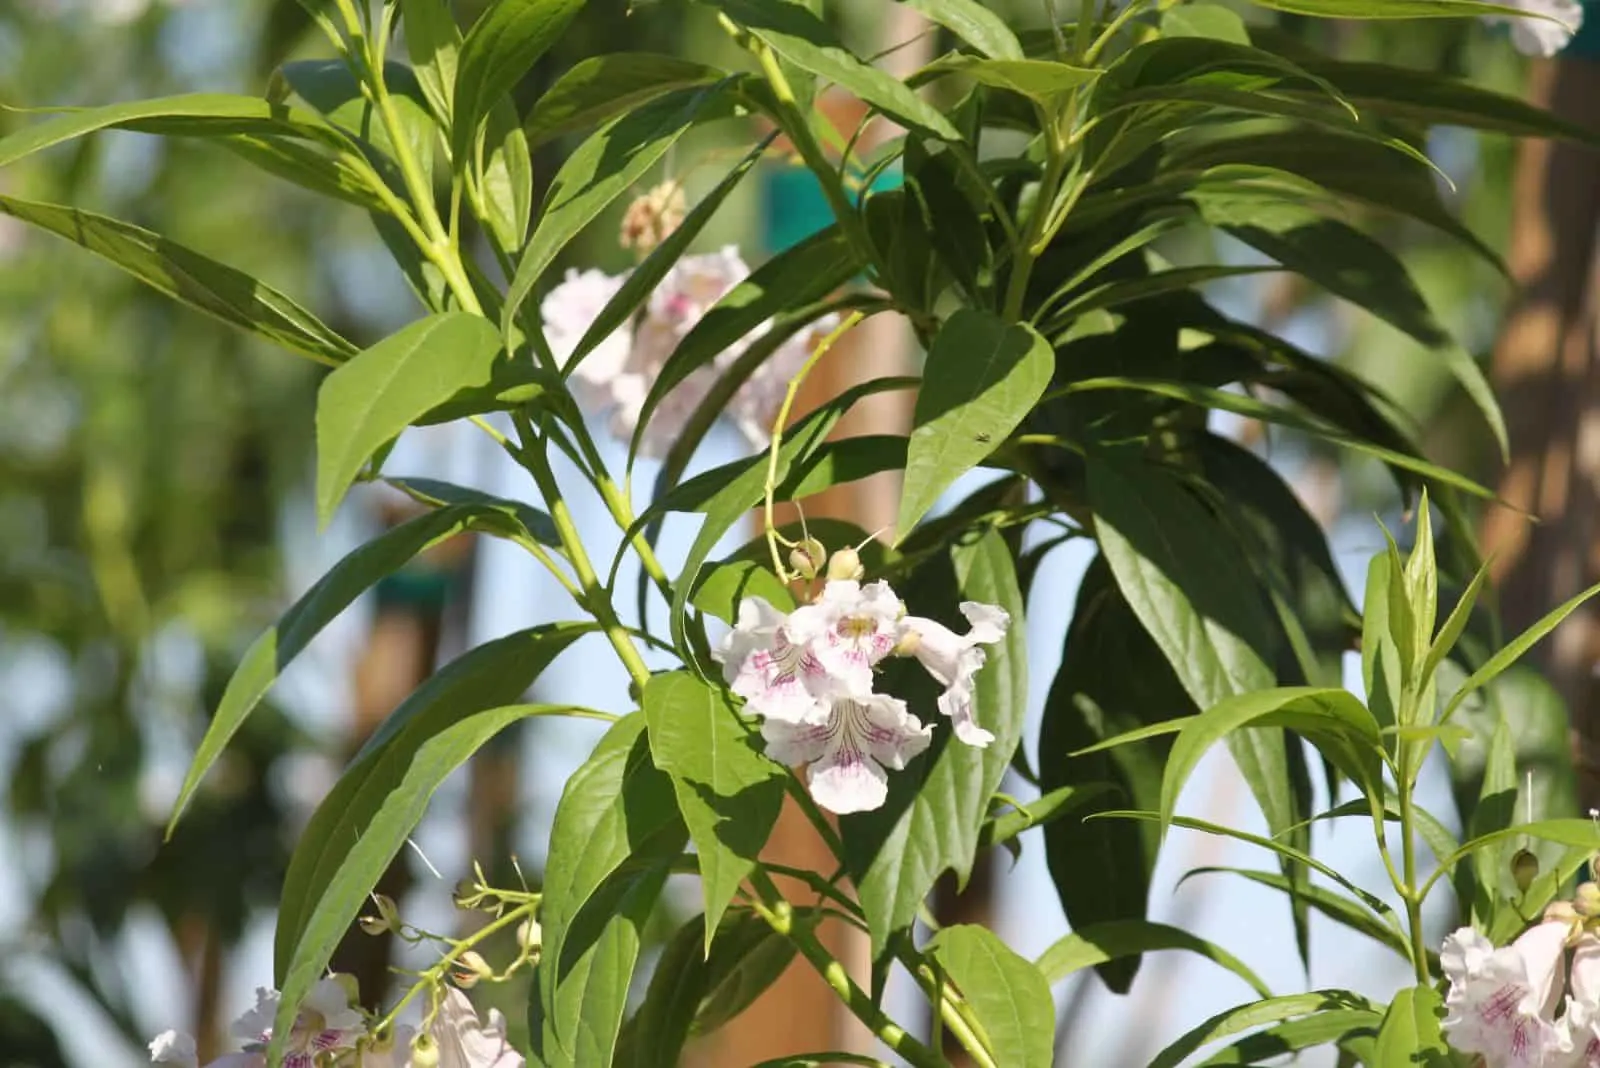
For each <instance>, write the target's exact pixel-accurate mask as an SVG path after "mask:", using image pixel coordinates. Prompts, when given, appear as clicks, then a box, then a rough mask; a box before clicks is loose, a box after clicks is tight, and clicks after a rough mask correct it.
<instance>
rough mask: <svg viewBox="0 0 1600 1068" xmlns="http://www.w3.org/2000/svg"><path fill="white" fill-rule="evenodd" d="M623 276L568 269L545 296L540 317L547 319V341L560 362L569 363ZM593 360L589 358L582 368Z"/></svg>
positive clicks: (545, 322) (540, 309) (545, 325)
mask: <svg viewBox="0 0 1600 1068" xmlns="http://www.w3.org/2000/svg"><path fill="white" fill-rule="evenodd" d="M624 278H625V276H624V275H616V276H612V275H608V274H606V273H605V272H604V271H596V270H588V271H576V270H569V271H567V275H566V278H565V279H563V280H562V282H561V284H559V285H557V286H556V287H555V288H554V289H552V290H551V291H550V292H549V293H548V294H546V295H545V298H544V300H543V301H541V302H540V303H539V316H540V318H541V319H542V320H543V321H544V335H545V340H546V341H547V342H549V344H550V351H551V352H552V353H553V354H554V355H555V358H556V362H557V363H558V364H564V363H566V361H567V357H569V356H571V355H572V353H573V351H574V350H575V349H576V348H577V347H578V342H579V341H581V340H582V339H583V335H584V334H586V333H588V332H589V327H591V326H593V325H594V321H595V320H596V319H597V318H599V317H600V312H601V310H602V309H604V308H605V306H606V304H607V303H608V302H609V301H610V300H611V298H612V297H614V296H616V295H617V290H619V289H621V288H622V283H623V280H624ZM591 359H592V357H589V358H586V359H585V360H584V363H583V364H580V365H579V366H580V368H582V367H583V366H585V365H587V364H588V363H589V362H590V360H591Z"/></svg>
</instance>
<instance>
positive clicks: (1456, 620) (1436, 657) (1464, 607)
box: [1422, 563, 1489, 679]
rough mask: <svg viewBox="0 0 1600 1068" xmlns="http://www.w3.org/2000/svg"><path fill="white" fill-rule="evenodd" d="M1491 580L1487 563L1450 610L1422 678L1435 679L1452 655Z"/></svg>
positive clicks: (1425, 664) (1435, 640)
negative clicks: (1443, 664)
mask: <svg viewBox="0 0 1600 1068" xmlns="http://www.w3.org/2000/svg"><path fill="white" fill-rule="evenodd" d="M1488 580H1489V565H1488V564H1487V563H1485V564H1484V565H1483V566H1482V567H1480V568H1478V571H1477V573H1476V574H1474V575H1473V576H1472V581H1471V582H1469V583H1468V584H1467V588H1466V589H1464V590H1462V591H1461V596H1460V597H1459V598H1458V599H1457V600H1456V606H1455V607H1454V608H1452V609H1451V610H1450V615H1449V616H1448V617H1447V618H1446V619H1445V621H1444V626H1442V627H1440V628H1439V633H1438V635H1437V636H1436V637H1435V638H1434V639H1433V643H1432V645H1430V646H1429V647H1428V655H1427V657H1426V658H1425V659H1424V660H1423V662H1422V677H1423V678H1425V679H1431V678H1433V675H1434V672H1435V671H1436V670H1438V667H1439V665H1440V664H1441V663H1442V662H1443V661H1444V658H1445V657H1447V656H1449V655H1450V650H1452V649H1454V648H1455V646H1456V642H1458V641H1460V640H1461V634H1462V632H1463V631H1465V630H1466V629H1467V623H1468V622H1469V621H1470V620H1471V619H1472V609H1473V607H1474V606H1475V605H1476V604H1477V603H1478V595H1479V594H1481V593H1482V592H1483V586H1484V583H1486V582H1487V581H1488Z"/></svg>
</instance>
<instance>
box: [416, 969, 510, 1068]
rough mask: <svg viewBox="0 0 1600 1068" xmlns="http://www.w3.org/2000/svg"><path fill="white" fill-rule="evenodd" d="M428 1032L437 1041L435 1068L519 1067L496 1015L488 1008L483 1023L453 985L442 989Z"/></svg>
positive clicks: (503, 1027) (502, 1021)
mask: <svg viewBox="0 0 1600 1068" xmlns="http://www.w3.org/2000/svg"><path fill="white" fill-rule="evenodd" d="M432 1034H433V1039H434V1041H435V1042H437V1043H438V1044H439V1068H523V1059H522V1055H521V1054H520V1053H518V1052H517V1051H516V1050H515V1049H513V1048H512V1047H511V1045H510V1043H508V1042H507V1041H506V1034H505V1020H504V1019H502V1018H501V1016H500V1014H499V1013H498V1012H494V1011H491V1012H490V1013H489V1022H488V1023H487V1024H484V1023H483V1022H482V1021H480V1020H479V1019H478V1014H477V1012H476V1011H475V1010H474V1009H473V1007H472V1002H471V1001H469V1000H468V999H467V996H466V995H465V994H463V993H462V992H461V991H459V990H456V989H455V988H453V987H451V988H448V989H446V990H445V995H444V1000H443V1001H442V1002H441V1003H440V1005H439V1015H438V1016H437V1017H436V1018H435V1019H434V1023H433V1027H432Z"/></svg>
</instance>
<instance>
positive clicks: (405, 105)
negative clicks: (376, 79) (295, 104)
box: [279, 59, 438, 187]
mask: <svg viewBox="0 0 1600 1068" xmlns="http://www.w3.org/2000/svg"><path fill="white" fill-rule="evenodd" d="M279 73H280V74H281V75H282V76H283V80H284V81H285V82H287V83H288V85H289V87H290V88H292V89H293V90H294V91H295V92H296V93H297V94H299V96H300V98H301V99H303V100H304V101H305V102H306V103H308V104H310V105H311V106H312V107H314V108H316V109H317V110H318V111H320V112H322V114H323V115H324V116H326V117H327V119H328V121H329V122H331V123H333V124H334V125H335V126H337V127H339V128H340V129H343V130H345V131H346V132H347V133H348V134H349V135H350V136H351V137H353V138H355V139H356V140H357V141H358V142H360V143H362V144H366V145H370V146H371V147H372V148H373V149H376V150H377V152H379V153H382V155H383V156H386V157H388V159H386V160H382V161H383V162H384V163H387V162H388V161H389V160H398V159H399V155H398V153H397V152H396V150H395V147H394V145H393V143H392V142H390V140H389V133H388V127H387V126H386V125H385V124H384V122H383V121H382V119H381V118H380V117H379V115H378V113H377V109H376V108H374V107H373V105H372V102H371V101H370V100H369V99H367V94H366V92H365V91H364V89H363V87H362V85H361V83H360V82H358V81H357V80H356V77H355V75H354V74H353V73H351V71H350V68H349V67H348V66H346V65H345V63H344V62H343V61H342V60H337V59H309V60H301V61H298V62H294V63H285V64H284V65H283V66H282V67H281V68H280V69H279ZM383 80H384V85H386V86H387V87H388V90H389V99H390V101H391V102H392V103H393V105H394V111H395V119H396V122H397V125H398V126H399V127H400V133H401V136H403V137H404V138H405V140H406V149H407V151H409V152H410V153H411V155H412V156H413V157H414V158H415V159H416V161H417V167H418V168H419V169H420V170H421V171H422V173H423V174H427V175H431V174H432V173H433V149H434V142H435V141H436V140H437V139H438V132H437V127H436V126H435V125H434V121H433V116H432V115H431V114H430V113H429V111H428V99H427V97H426V96H425V95H424V93H423V90H422V86H421V85H420V84H419V83H418V81H417V77H416V75H415V73H414V72H413V71H412V69H411V68H410V67H408V66H406V65H405V64H402V63H393V62H391V63H385V64H384V66H383ZM369 154H370V153H369ZM381 158H382V157H380V159H381ZM389 172H390V173H389V178H390V183H391V185H395V186H397V187H403V185H402V183H401V180H400V176H399V174H398V172H396V171H394V170H393V169H392V168H389Z"/></svg>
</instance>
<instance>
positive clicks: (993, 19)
mask: <svg viewBox="0 0 1600 1068" xmlns="http://www.w3.org/2000/svg"><path fill="white" fill-rule="evenodd" d="M902 2H903V3H904V4H905V5H906V6H907V7H909V8H914V9H915V10H917V11H920V12H921V13H922V14H923V15H924V16H925V17H926V18H928V19H929V20H930V21H933V22H937V23H938V24H939V25H941V26H943V27H944V28H945V29H947V30H949V31H950V32H951V33H953V34H955V35H956V36H957V37H959V38H961V39H962V40H963V41H966V42H967V43H968V44H970V45H971V46H972V47H974V48H976V49H977V50H978V51H980V52H982V53H983V54H984V55H986V56H989V57H990V58H992V59H1021V58H1022V44H1021V43H1020V42H1019V41H1018V40H1017V35H1016V34H1014V33H1012V32H1011V30H1010V28H1009V27H1008V26H1006V24H1005V20H1004V19H1002V18H1001V17H1000V16H999V15H996V14H995V13H994V12H993V11H990V10H989V9H988V8H986V7H984V6H983V4H982V3H981V2H980V0H902Z"/></svg>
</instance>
